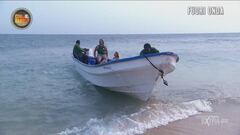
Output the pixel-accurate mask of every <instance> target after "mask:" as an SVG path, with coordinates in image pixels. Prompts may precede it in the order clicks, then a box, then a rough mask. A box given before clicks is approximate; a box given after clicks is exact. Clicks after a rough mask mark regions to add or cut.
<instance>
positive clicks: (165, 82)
mask: <svg viewBox="0 0 240 135" xmlns="http://www.w3.org/2000/svg"><path fill="white" fill-rule="evenodd" d="M143 56H144V57H145V58H146V59H147V61H148V62H149V63H150V64H151V65H152V66H153V67H154V68H155V69H156V70H157V71H158V72H160V73H161V78H162V79H163V84H165V85H166V86H168V82H167V80H165V79H164V78H163V75H164V71H163V70H162V69H159V68H157V67H156V66H155V65H154V64H153V63H152V62H151V61H150V60H149V59H148V57H147V56H146V55H143Z"/></svg>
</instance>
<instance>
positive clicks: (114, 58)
mask: <svg viewBox="0 0 240 135" xmlns="http://www.w3.org/2000/svg"><path fill="white" fill-rule="evenodd" d="M113 60H119V53H118V52H115V53H114V57H113Z"/></svg>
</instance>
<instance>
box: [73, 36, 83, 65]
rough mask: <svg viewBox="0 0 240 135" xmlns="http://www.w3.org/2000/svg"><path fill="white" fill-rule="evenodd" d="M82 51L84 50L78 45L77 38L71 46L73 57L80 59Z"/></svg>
mask: <svg viewBox="0 0 240 135" xmlns="http://www.w3.org/2000/svg"><path fill="white" fill-rule="evenodd" d="M83 52H84V51H83V49H82V48H81V47H80V40H77V41H76V44H75V45H74V48H73V56H74V58H76V59H79V60H80V61H81V58H82V55H83Z"/></svg>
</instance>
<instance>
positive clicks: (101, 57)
mask: <svg viewBox="0 0 240 135" xmlns="http://www.w3.org/2000/svg"><path fill="white" fill-rule="evenodd" d="M94 57H95V58H97V62H98V63H99V64H103V63H106V62H107V60H108V50H107V47H106V46H105V45H104V41H103V39H100V40H99V45H97V46H96V48H95V49H94Z"/></svg>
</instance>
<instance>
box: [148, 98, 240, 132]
mask: <svg viewBox="0 0 240 135" xmlns="http://www.w3.org/2000/svg"><path fill="white" fill-rule="evenodd" d="M212 108H213V111H212V112H204V113H201V114H198V115H194V116H191V117H189V118H187V119H183V120H178V121H175V122H172V123H169V124H168V125H165V126H160V127H157V128H153V129H149V130H147V131H146V132H145V133H144V134H143V135H159V134H161V135H239V134H240V117H239V114H240V106H239V104H234V103H229V102H225V103H217V104H213V105H212Z"/></svg>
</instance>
